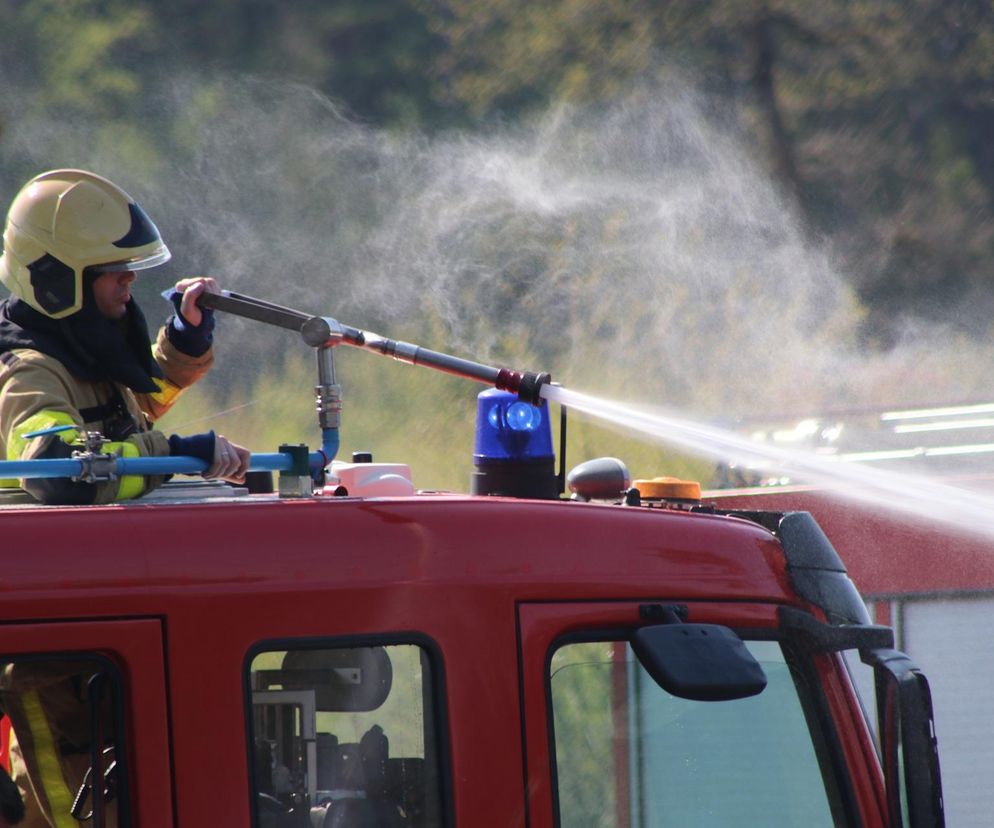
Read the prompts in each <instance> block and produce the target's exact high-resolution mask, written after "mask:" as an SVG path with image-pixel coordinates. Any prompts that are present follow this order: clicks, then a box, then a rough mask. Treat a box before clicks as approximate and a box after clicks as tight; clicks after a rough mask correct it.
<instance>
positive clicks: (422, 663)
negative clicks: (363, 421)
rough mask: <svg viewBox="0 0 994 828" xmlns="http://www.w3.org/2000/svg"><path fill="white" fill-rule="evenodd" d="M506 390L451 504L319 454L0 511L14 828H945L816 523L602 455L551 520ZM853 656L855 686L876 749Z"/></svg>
mask: <svg viewBox="0 0 994 828" xmlns="http://www.w3.org/2000/svg"><path fill="white" fill-rule="evenodd" d="M324 322H326V323H327V322H329V320H324ZM332 327H333V326H332ZM319 338H320V337H319ZM367 341H369V338H367ZM401 344H402V343H401ZM402 350H403V349H402ZM411 353H413V351H412V352H411ZM420 356H422V357H423V356H424V354H421V355H420ZM437 356H438V355H433V357H437ZM411 361H414V360H413V359H412V360H411ZM451 367H452V364H451V363H449V364H448V367H447V368H446V370H449V369H451ZM327 368H328V366H327V364H325V365H324V368H323V370H324V371H325V374H326V377H325V378H327ZM546 381H547V380H546ZM502 382H504V384H505V386H506V385H507V384H508V383H507V382H506V381H502ZM531 383H532V385H533V386H541V385H542V384H543V379H542V377H541V375H539V378H538V379H537V380H535V379H534V378H532V380H531ZM324 384H325V385H328V383H324ZM524 384H525V385H527V384H528V382H525V383H524ZM533 390H534V389H533ZM539 390H540V389H539ZM523 393H524V391H523V389H521V388H518V389H516V390H503V391H498V390H493V391H487V392H484V393H483V394H481V395H480V399H479V413H478V420H477V445H476V448H475V457H474V465H475V469H476V470H475V472H474V476H473V482H472V492H473V493H472V494H469V495H459V494H451V493H438V492H419V491H417V490H416V487H415V484H414V483H413V482H412V476H411V474H410V472H409V470H408V469H407V468H406V467H404V466H403V465H400V464H379V463H374V462H372V458H371V457H369V456H356V457H355V458H353V462H351V463H332V464H331V465H330V466H327V467H325V464H322V469H321V471H320V475H319V477H320V478H321V479H320V480H318V481H317V482H315V480H316V478H315V477H314V476H311V477H310V483H309V484H308V485H304V484H302V482H301V479H300V478H302V477H306V476H307V473H308V467H307V458H308V456H309V455H308V453H307V452H304V454H303V458H304V459H303V469H301V468H300V463H299V462H298V460H299V454H298V456H297V459H294V460H293V461H292V462H291V463H290V464H289V465H284V466H282V467H281V468H280V477H281V479H280V481H279V486H278V491H277V492H265V491H250V490H249V489H246V488H233V487H231V486H228V485H221V484H215V483H206V482H197V483H182V482H177V483H168V484H166V485H165V486H164V487H163V488H162V489H161V490H159V491H158V492H156V493H153V494H152V495H149V496H147V497H145V498H142V499H140V500H138V501H134V502H130V503H124V504H120V505H114V506H86V507H59V506H43V505H39V504H35V503H31V502H28V501H27V500H26V495H20V496H18V495H8V496H7V497H8V500H6V501H4V503H2V504H0V537H2V538H3V549H4V551H5V555H4V566H3V570H2V572H0V589H2V593H3V598H2V600H0V702H2V703H3V705H4V709H5V710H8V711H13V710H17V711H19V713H18V717H19V718H18V717H14V716H12V721H13V729H14V732H15V735H16V737H17V750H16V751H15V752H14V754H16V755H13V754H12V756H11V765H12V772H13V774H14V775H15V776H17V775H18V773H17V762H18V761H20V763H21V764H22V765H24V766H26V767H27V768H28V769H30V770H33V771H34V773H35V775H36V776H37V777H38V778H37V779H36V778H34V776H31V775H30V774H29V776H30V778H31V784H32V788H31V790H30V791H29V792H28V797H26V798H29V799H30V796H31V795H32V794H33V795H35V796H36V797H37V799H38V800H39V801H42V800H43V801H44V805H39V804H38V803H37V802H31V801H29V802H28V806H29V811H31V810H32V809H35V810H37V809H39V808H43V809H44V810H46V812H47V813H48V814H49V815H50V819H51V821H52V822H53V824H55V825H57V826H59V828H61V826H68V825H79V824H87V825H120V826H125V825H127V826H142V828H154V826H162V828H165V826H184V828H187V826H189V827H190V828H195V827H196V826H216V825H225V826H228V825H231V826H242V825H244V826H249V825H251V826H257V828H269V826H300V828H306V827H307V826H318V828H344V827H345V826H356V827H358V826H372V825H375V826H383V828H393V826H404V828H423V827H424V826H501V827H502V828H503V826H531V828H543V827H544V826H554V825H557V826H587V825H612V826H626V828H627V826H657V825H694V826H712V825H713V826H717V825H722V826H724V825H764V826H798V825H803V826H806V828H807V827H808V826H841V825H846V826H884V825H887V826H900V825H907V826H916V827H917V826H934V825H941V824H942V823H943V810H942V793H941V785H940V779H939V767H938V758H937V752H936V740H935V734H934V728H933V725H932V713H931V702H930V695H929V689H928V684H927V682H926V680H925V677H924V676H923V675H922V673H921V672H920V671H919V670H918V669H917V668H916V667H915V665H914V664H912V663H911V661H910V660H909V659H908V658H907V656H905V655H903V654H902V653H900V652H899V651H897V650H896V649H894V639H893V633H892V630H891V629H890V628H889V627H886V626H879V625H874V624H872V623H870V619H869V618H868V616H867V613H866V610H865V605H864V603H863V601H862V600H861V598H860V596H859V593H858V591H857V589H856V587H855V586H854V585H853V582H852V581H851V580H850V578H849V576H848V574H847V572H846V568H845V566H844V565H843V563H842V561H841V560H840V558H839V557H838V555H837V554H836V553H835V551H834V549H833V547H832V545H831V543H830V542H829V541H828V539H827V537H826V536H825V534H824V533H823V532H822V531H821V529H820V528H819V527H818V525H817V523H816V522H815V521H814V520H813V519H812V517H811V516H810V515H809V514H808V513H806V512H804V511H788V512H780V513H775V512H771V511H762V512H748V511H745V510H735V511H729V510H727V509H717V508H715V507H713V506H709V505H708V504H706V503H703V504H702V503H701V502H700V501H699V500H698V499H697V496H698V492H699V487H696V486H695V485H694V484H687V483H684V482H681V481H673V480H669V479H656V480H647V481H634V482H633V481H630V480H628V475H627V472H626V470H625V468H624V466H623V465H622V464H621V463H620V462H618V461H614V460H601V461H596V462H591V463H584V464H581V465H580V466H578V467H576V468H575V469H574V470H573V472H571V474H570V475H569V478H568V483H569V488H570V489H571V490H572V492H573V497H572V498H570V499H563V498H561V497H560V485H559V481H560V480H562V478H563V477H564V475H563V474H562V470H561V469H560V473H559V474H557V473H556V472H555V471H554V470H552V469H551V465H552V463H553V461H552V457H551V449H552V438H551V429H550V424H549V421H548V420H549V411H548V406H547V405H546V404H545V403H544V401H543V400H542V399H541V394H540V393H539V394H534V395H532V396H531V398H530V399H526V400H522V399H521V395H522V394H523ZM529 393H530V392H529ZM322 394H323V395H324V397H325V398H327V397H328V396H333V395H329V393H328V390H327V388H326V389H324V390H323V391H322V390H319V397H320V396H321V395H322ZM319 408H320V406H319ZM327 408H328V409H329V410H333V408H334V407H333V406H327ZM323 425H324V424H323ZM336 425H337V423H336ZM282 453H286V454H288V455H293V452H292V451H289V450H287V451H286V452H281V454H282ZM104 460H106V458H104ZM111 460H112V458H111ZM36 462H47V461H36ZM98 465H99V464H93V465H91V466H89V467H88V470H87V471H86V472H85V474H92V473H95V472H94V469H96V468H97V467H98ZM100 468H102V469H103V472H102V473H114V470H113V468H111V469H110V471H108V470H107V467H106V464H105V465H103V466H100ZM0 470H2V469H0ZM19 473H21V472H19ZM85 474H83V475H82V476H85ZM254 488H265V487H264V486H263V487H254ZM847 652H848V653H852V654H858V657H859V658H861V659H862V661H863V662H864V663H865V664H867V665H869V666H870V667H871V668H872V670H873V672H874V675H875V682H876V684H875V708H876V717H875V721H876V722H877V724H876V727H875V728H874V727H873V726H872V725H871V724H870V721H871V719H872V718H873V717H871V716H869V715H868V711H867V710H866V709H864V706H863V705H861V703H860V701H859V699H858V697H857V694H856V691H855V689H854V684H853V680H852V679H851V677H850V672H849V669H848V667H847V662H846V660H845V659H844V657H843V653H847ZM18 674H20V675H21V677H22V679H23V677H24V676H31V677H33V678H34V681H33V682H30V681H25V680H21V681H20V682H19V681H17V680H16V679H17V678H18ZM45 676H49V677H51V682H50V683H46V681H44V680H43V678H41V677H45ZM53 685H58V688H53ZM67 688H69V690H71V693H69V694H68V696H67V694H66V692H65V691H66V689H67ZM55 697H59V698H62V699H64V700H65V699H67V698H68V699H69V701H67V710H60V711H56V710H54V706H55V705H54V704H52V703H50V702H51V699H52V698H55ZM70 701H71V705H70V704H69V702H70ZM68 707H71V710H68ZM32 715H33V718H32ZM18 757H20V758H18ZM15 760H16V761H15ZM70 765H71V766H72V767H71V768H70V769H69V770H67V766H70ZM60 768H61V777H60ZM70 771H72V772H73V773H76V774H77V775H78V778H79V780H80V781H79V785H78V788H76V789H75V790H71V791H70V790H68V789H67V787H75V785H73V786H67V785H66V783H65V782H62V784H61V789H60V786H59V785H58V784H55V783H54V781H53V780H55V781H59V780H60V779H69V778H70V777H71V773H70ZM46 774H47V775H48V776H47V777H46ZM48 782H52V784H51V785H49V784H48Z"/></svg>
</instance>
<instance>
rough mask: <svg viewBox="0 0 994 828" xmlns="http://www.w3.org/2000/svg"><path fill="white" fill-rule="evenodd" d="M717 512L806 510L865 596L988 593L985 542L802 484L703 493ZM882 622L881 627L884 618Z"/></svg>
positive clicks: (991, 556) (993, 560) (991, 581)
mask: <svg viewBox="0 0 994 828" xmlns="http://www.w3.org/2000/svg"><path fill="white" fill-rule="evenodd" d="M704 500H705V501H706V502H708V503H714V504H716V505H717V506H719V507H720V508H722V509H757V510H769V511H791V510H800V511H806V512H811V514H812V515H814V517H815V519H816V520H817V521H818V524H819V525H820V526H821V528H822V529H823V530H824V531H825V534H826V535H827V536H828V537H829V539H830V540H831V542H832V545H833V546H834V547H835V548H836V550H838V552H839V554H840V555H841V556H842V559H843V561H845V564H846V567H847V569H848V570H849V576H850V577H851V578H852V579H853V581H854V582H855V583H856V586H857V587H858V588H859V590H860V592H861V593H862V594H863V595H864V596H865V597H867V598H868V599H877V598H880V597H887V596H894V595H915V594H924V593H936V592H940V593H941V592H978V591H982V590H994V552H992V551H991V541H990V538H984V537H979V536H978V535H976V534H971V533H970V532H969V527H963V528H962V529H957V528H956V527H950V526H949V525H948V524H942V523H938V522H936V521H935V520H929V519H928V517H927V516H924V515H923V516H915V515H906V514H902V513H898V512H893V511H889V510H885V509H881V508H879V507H871V506H866V505H862V504H860V503H859V502H858V501H856V500H853V499H847V498H842V497H839V496H833V494H832V492H831V491H829V490H826V489H818V488H814V487H805V486H789V487H782V488H778V487H775V486H771V487H769V488H758V489H744V490H735V489H730V490H727V491H714V492H706V493H705V494H704ZM882 623H887V622H886V621H884V622H882Z"/></svg>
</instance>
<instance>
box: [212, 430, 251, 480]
mask: <svg viewBox="0 0 994 828" xmlns="http://www.w3.org/2000/svg"><path fill="white" fill-rule="evenodd" d="M250 461H251V452H250V451H249V450H248V449H247V448H242V446H239V445H236V444H235V443H232V442H231V441H230V440H228V439H227V438H226V437H222V436H221V435H220V434H219V435H217V437H216V438H215V439H214V463H213V464H212V465H211V467H210V468H209V469H207V471H205V472H204V477H216V478H220V479H221V480H227V481H229V482H231V483H244V482H245V472H247V471H248V467H249V462H250Z"/></svg>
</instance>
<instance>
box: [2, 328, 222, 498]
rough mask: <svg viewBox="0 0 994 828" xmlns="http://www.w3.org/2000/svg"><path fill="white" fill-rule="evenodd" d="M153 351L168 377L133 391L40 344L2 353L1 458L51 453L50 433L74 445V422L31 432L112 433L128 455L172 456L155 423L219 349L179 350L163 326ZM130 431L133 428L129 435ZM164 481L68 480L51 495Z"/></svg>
mask: <svg viewBox="0 0 994 828" xmlns="http://www.w3.org/2000/svg"><path fill="white" fill-rule="evenodd" d="M153 355H154V357H155V361H156V362H157V363H158V364H159V367H160V368H162V371H163V374H164V375H165V377H164V379H156V380H154V382H155V383H156V385H158V386H159V390H158V391H156V392H154V393H150V394H135V393H134V392H133V391H131V389H130V388H128V387H126V386H124V385H121V384H119V383H114V382H110V381H100V382H90V381H87V380H82V379H79V378H77V377H75V376H73V375H72V374H70V373H69V371H68V370H67V369H66V368H65V366H64V365H63V364H62V363H61V362H59V360H57V359H56V358H55V357H52V356H48V355H47V354H43V353H41V352H40V351H35V350H30V349H26V348H19V349H15V350H12V351H7V352H5V353H3V354H0V458H3V459H6V460H30V459H36V458H38V457H40V456H51V452H49V451H46V448H47V447H50V446H51V441H52V440H55V439H59V440H62V441H63V442H64V443H67V444H72V443H75V442H77V441H78V440H79V439H80V437H81V435H80V432H79V431H78V430H77V429H76V428H73V429H70V430H67V431H63V432H60V433H58V434H56V435H49V436H46V437H36V438H27V437H26V436H25V435H27V434H29V433H31V432H33V431H38V430H40V429H44V428H50V427H52V426H59V425H71V426H76V427H78V428H80V429H83V430H86V431H99V432H101V433H102V434H104V435H105V436H107V437H109V438H110V439H111V440H112V442H111V443H109V444H108V445H107V446H106V447H105V448H104V451H108V452H115V453H117V454H118V455H119V456H122V457H147V456H166V455H168V454H169V442H168V439H167V437H166V436H165V435H164V434H162V433H161V432H158V431H153V430H152V423H153V422H154V421H155V420H157V419H158V418H159V417H161V416H162V415H163V414H165V413H166V412H167V411H168V410H169V409H170V407H171V406H172V405H173V403H175V402H176V399H177V398H178V397H179V395H180V393H181V391H182V390H183V389H184V388H187V387H189V386H190V385H192V384H193V383H195V382H196V381H197V380H199V379H200V378H201V377H202V376H203V375H204V374H205V373H207V370H208V369H209V368H210V366H211V364H212V363H213V361H214V356H213V349H209V350H208V351H207V352H206V353H205V354H203V355H201V356H197V357H191V356H189V355H187V354H184V353H183V352H181V351H179V350H178V349H177V348H176V347H175V346H174V345H173V344H172V343H171V342H170V341H169V340H168V338H167V337H166V332H165V328H162V329H160V330H159V335H158V337H157V339H156V342H155V344H154V345H153ZM129 431H133V433H130V434H128V432H129ZM125 434H127V436H124V435H125ZM162 480H163V478H162V477H161V476H148V477H136V476H126V477H121V478H119V479H117V480H110V481H105V482H102V483H96V484H94V485H93V486H86V487H81V486H80V485H79V484H72V483H71V481H68V480H66V481H64V482H63V483H62V484H61V486H62V487H63V488H65V489H66V491H65V492H61V491H60V492H59V493H57V494H56V496H54V497H53V498H52V502H62V503H82V502H87V503H111V502H113V501H115V500H127V499H129V498H134V497H138V496H139V495H142V494H144V493H145V492H146V491H149V490H151V489H153V488H155V487H156V486H158V485H159V484H160V483H161V482H162ZM17 485H21V486H22V488H29V490H30V487H28V486H25V481H20V484H19V483H18V481H15V480H0V486H4V487H11V486H17ZM55 485H56V486H57V487H58V486H59V485H60V484H58V483H56V484H55ZM73 486H75V489H73V488H72V487H73ZM32 493H33V494H35V496H36V497H38V494H36V493H35V492H32ZM40 499H44V500H47V499H48V498H47V497H44V496H42V497H41V498H40Z"/></svg>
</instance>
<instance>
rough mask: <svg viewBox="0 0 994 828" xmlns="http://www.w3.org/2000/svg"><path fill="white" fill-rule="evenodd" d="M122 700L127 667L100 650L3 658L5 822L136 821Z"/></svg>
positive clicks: (0, 781)
mask: <svg viewBox="0 0 994 828" xmlns="http://www.w3.org/2000/svg"><path fill="white" fill-rule="evenodd" d="M120 699H121V677H120V674H119V672H118V670H117V668H116V667H115V666H114V665H113V664H112V663H111V662H110V661H109V660H107V659H106V658H103V657H101V656H98V655H87V654H81V655H78V656H77V655H73V656H66V657H52V656H38V657H31V656H24V657H18V658H16V659H12V660H0V706H2V708H3V713H4V716H5V717H6V718H5V720H4V722H3V725H2V728H3V731H4V733H5V735H6V738H5V740H4V751H3V757H2V758H3V760H4V761H3V766H4V769H5V770H6V771H9V773H7V774H5V773H0V815H2V817H3V819H4V820H6V823H4V822H2V821H0V824H7V823H10V824H16V825H18V826H19V828H36V826H37V828H48V826H55V827H56V828H63V827H64V826H65V827H66V828H70V827H71V828H76V826H80V825H87V826H94V828H96V826H101V828H106V827H111V828H113V827H115V826H125V825H129V824H130V820H129V818H128V817H129V811H128V808H127V795H126V784H125V783H126V778H125V776H126V775H125V773H124V768H125V767H126V765H125V762H124V755H123V751H124V747H125V740H124V738H123V725H122V710H121V702H120ZM18 814H23V815H22V816H21V818H20V819H18V818H17V817H18Z"/></svg>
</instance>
